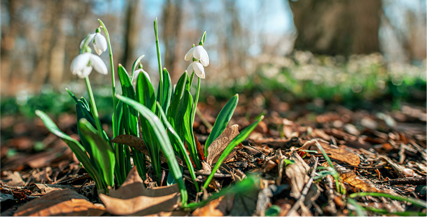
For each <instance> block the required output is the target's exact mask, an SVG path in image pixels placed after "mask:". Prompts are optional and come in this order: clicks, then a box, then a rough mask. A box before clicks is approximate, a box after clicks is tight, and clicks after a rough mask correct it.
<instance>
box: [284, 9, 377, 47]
mask: <svg viewBox="0 0 427 217" xmlns="http://www.w3.org/2000/svg"><path fill="white" fill-rule="evenodd" d="M290 3H291V4H290V5H291V8H292V12H293V15H294V22H295V27H296V29H297V31H298V38H297V40H296V42H295V48H296V49H301V50H310V51H312V52H314V53H318V54H326V55H335V54H343V55H350V54H367V53H372V52H379V40H378V29H379V27H380V15H379V11H380V10H381V0H346V1H341V0H322V1H316V0H304V1H296V2H294V1H291V2H290Z"/></svg>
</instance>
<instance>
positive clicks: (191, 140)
mask: <svg viewBox="0 0 427 217" xmlns="http://www.w3.org/2000/svg"><path fill="white" fill-rule="evenodd" d="M98 21H99V24H100V26H99V28H97V29H96V31H95V33H91V34H88V35H87V36H86V38H85V39H84V40H83V41H82V42H81V44H80V54H79V55H77V56H76V57H75V58H74V60H73V61H72V63H71V72H72V73H73V74H74V75H76V76H78V77H80V78H82V79H84V81H85V83H86V87H87V92H88V95H89V99H85V98H84V97H80V98H78V97H76V96H75V95H74V94H73V93H72V92H71V90H68V89H67V91H68V93H69V94H70V96H71V97H72V98H73V99H74V101H75V103H76V112H77V119H78V125H77V130H78V134H79V136H80V141H77V140H75V139H73V138H71V137H70V136H68V135H66V134H64V133H63V132H61V131H60V130H59V129H58V127H57V126H56V125H55V123H54V122H53V121H52V120H51V119H50V118H49V117H48V116H47V115H46V114H45V113H44V112H42V111H36V114H37V115H38V116H39V117H40V118H41V119H42V120H43V122H44V123H45V125H46V127H47V128H48V129H49V130H50V131H51V132H52V133H54V134H55V135H57V136H58V137H60V138H62V139H63V140H64V141H65V142H66V143H67V144H68V146H69V147H70V148H71V150H72V151H73V152H74V154H75V155H76V157H77V159H78V160H79V161H80V162H81V164H82V165H83V167H84V168H85V169H86V171H87V172H88V174H89V175H90V176H91V177H92V178H93V180H94V181H95V183H96V187H97V190H98V191H99V192H103V193H107V194H108V190H109V189H111V188H114V187H119V186H120V185H121V184H122V183H123V182H124V181H125V179H126V176H127V174H128V173H129V171H130V170H131V168H132V163H131V162H132V161H131V158H132V159H133V164H134V166H136V168H137V170H138V173H139V174H140V176H141V177H142V178H143V179H146V174H147V168H146V164H147V157H148V158H149V159H150V162H151V166H152V168H153V171H154V173H153V174H151V176H152V177H153V179H154V180H156V181H157V182H160V180H161V174H162V168H161V166H160V165H161V162H160V157H159V156H160V152H162V153H163V156H165V157H166V159H167V164H168V167H169V175H168V177H169V178H170V179H172V180H173V182H174V183H177V184H178V186H179V188H180V191H181V202H182V204H183V205H185V204H187V197H188V196H187V191H186V187H185V185H184V180H183V175H182V166H180V165H179V163H178V161H177V158H179V159H181V160H182V162H183V164H185V166H187V168H188V170H189V172H190V174H191V178H192V179H193V180H192V181H193V183H194V185H195V188H196V189H197V191H201V189H202V188H201V187H202V186H199V184H198V182H197V181H196V175H195V170H200V169H202V163H203V160H202V159H201V158H200V157H199V156H201V155H200V154H201V153H199V151H200V149H198V148H197V144H196V139H195V136H194V133H193V123H194V118H195V115H196V109H197V103H198V100H199V93H200V86H201V79H204V78H205V67H207V66H208V65H209V56H208V53H207V51H206V50H205V48H204V47H203V45H204V43H205V39H206V32H205V33H204V34H203V35H202V37H201V39H200V42H199V43H198V45H197V46H195V45H194V44H193V47H192V48H191V49H189V51H188V52H187V54H186V55H185V57H184V59H185V60H186V61H191V63H190V64H189V66H188V68H187V70H186V71H184V73H183V74H182V76H181V77H180V79H179V80H178V82H177V84H176V85H175V86H173V85H172V83H171V78H170V75H169V73H168V71H167V69H166V68H163V67H162V61H161V55H160V48H159V39H158V32H157V19H156V20H155V21H154V33H155V36H156V48H157V60H158V68H159V78H160V79H159V83H158V84H157V85H156V86H157V89H156V88H155V85H153V83H152V82H151V80H150V77H149V74H148V73H147V72H145V71H144V70H143V67H142V65H141V63H140V61H141V59H142V58H143V57H144V56H143V55H142V56H140V57H139V58H137V59H136V60H135V62H134V64H133V66H132V68H131V71H130V72H128V71H127V70H126V69H125V67H124V66H122V65H121V64H119V65H118V70H117V73H118V75H119V79H120V85H121V88H122V95H118V94H116V84H115V79H114V74H115V71H114V63H113V53H112V49H111V42H110V38H109V34H108V30H107V28H106V26H105V25H104V23H103V22H102V21H101V20H98ZM102 32H103V33H104V34H105V37H104V35H102ZM91 45H92V46H91ZM91 47H93V49H94V50H95V52H96V54H93V53H92V48H91ZM107 50H108V51H109V57H110V65H111V78H112V79H111V81H112V83H111V90H112V91H111V94H112V96H113V102H112V106H113V108H114V112H113V114H112V129H113V138H116V137H117V136H120V135H131V136H134V137H138V138H141V139H142V140H143V142H144V144H145V145H146V148H147V149H148V156H145V155H144V154H143V153H142V152H140V151H138V150H136V149H134V148H131V147H129V146H126V145H124V144H119V143H114V142H112V140H113V138H109V137H108V135H107V133H106V132H105V131H104V130H103V129H102V127H101V126H102V124H101V121H100V119H99V116H98V111H97V106H96V102H95V98H94V96H93V91H92V88H91V84H90V79H89V75H90V74H91V72H92V71H93V70H95V71H97V72H99V73H101V74H104V75H106V74H108V69H107V66H106V65H105V63H104V62H103V60H102V59H101V58H100V57H99V55H101V54H102V53H103V52H105V51H107ZM194 78H197V84H196V85H194V84H193V83H196V82H194ZM237 103H238V95H235V96H233V97H232V98H231V99H230V100H229V101H228V102H227V103H226V105H225V106H224V107H223V108H222V110H221V111H220V113H219V115H218V117H217V119H216V121H215V124H214V126H213V128H212V131H211V133H210V135H209V136H208V138H207V140H206V143H205V144H204V145H205V146H204V148H205V150H204V155H205V156H206V157H207V155H208V154H209V153H208V151H207V150H208V147H209V145H210V144H212V142H213V141H214V140H215V139H216V138H217V137H218V136H219V135H220V134H221V133H222V132H223V131H224V130H225V129H226V127H227V124H228V122H229V121H230V119H231V117H232V115H233V113H234V110H235V108H236V106H237ZM262 118H263V117H262V116H260V117H258V118H257V119H256V121H255V122H254V123H252V124H251V125H249V126H248V127H247V128H245V129H244V130H243V131H242V132H240V134H239V135H238V136H236V137H235V138H234V139H233V140H232V141H231V142H230V144H228V146H227V147H226V148H225V150H224V151H223V152H222V154H221V155H220V157H219V159H218V161H217V162H216V164H215V165H213V168H212V169H211V171H212V173H211V174H210V175H209V176H208V177H207V180H206V181H205V183H204V185H203V188H207V187H208V185H209V183H210V182H211V181H212V178H213V175H214V173H215V171H217V170H218V168H219V167H220V165H221V164H222V162H223V161H224V160H225V158H226V157H227V155H229V154H230V153H231V151H232V150H233V148H234V147H236V146H237V145H238V144H239V143H241V142H242V141H243V140H244V139H245V138H246V137H247V136H248V135H249V134H250V133H251V132H252V130H253V129H254V128H255V127H256V125H257V124H258V123H259V122H260V121H261V120H262ZM185 144H186V146H187V147H188V149H187V148H186V147H185ZM131 153H132V155H131Z"/></svg>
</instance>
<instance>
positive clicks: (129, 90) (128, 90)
mask: <svg viewBox="0 0 427 217" xmlns="http://www.w3.org/2000/svg"><path fill="white" fill-rule="evenodd" d="M118 73H119V78H120V83H121V85H122V91H123V95H124V96H126V97H129V98H131V99H135V91H134V89H133V86H132V81H131V78H130V77H129V74H128V73H127V72H126V69H125V68H124V67H123V66H122V65H121V64H119V70H118ZM142 74H143V73H142ZM124 118H125V120H126V121H127V123H124V126H125V129H126V132H127V133H129V134H131V135H134V136H139V128H138V115H137V112H136V111H135V110H134V109H132V108H128V106H124Z"/></svg>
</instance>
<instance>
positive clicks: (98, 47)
mask: <svg viewBox="0 0 427 217" xmlns="http://www.w3.org/2000/svg"><path fill="white" fill-rule="evenodd" d="M85 39H86V38H85ZM85 39H83V41H82V42H80V49H82V48H83V45H84V43H85ZM87 41H88V43H91V42H92V44H93V48H95V52H96V53H97V54H98V55H101V54H102V52H104V51H106V50H107V40H106V39H105V37H104V36H103V35H101V33H100V32H99V30H98V29H97V30H96V33H92V34H89V36H88V39H87Z"/></svg>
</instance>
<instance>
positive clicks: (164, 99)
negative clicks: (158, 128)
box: [157, 68, 172, 111]
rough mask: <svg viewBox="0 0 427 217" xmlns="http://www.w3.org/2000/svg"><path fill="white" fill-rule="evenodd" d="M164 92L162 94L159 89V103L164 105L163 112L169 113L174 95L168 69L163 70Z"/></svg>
mask: <svg viewBox="0 0 427 217" xmlns="http://www.w3.org/2000/svg"><path fill="white" fill-rule="evenodd" d="M162 73H163V85H162V87H163V90H162V91H161V92H160V87H159V89H158V93H157V95H158V96H159V102H160V104H161V105H162V108H163V111H167V110H168V108H169V104H170V101H171V95H172V81H171V77H170V75H169V72H168V70H167V69H166V68H164V69H163V71H162Z"/></svg>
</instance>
